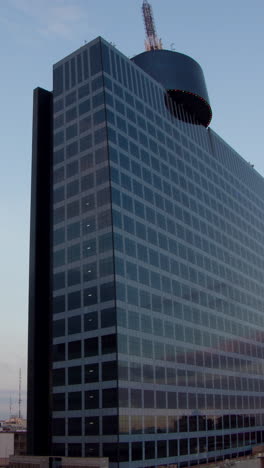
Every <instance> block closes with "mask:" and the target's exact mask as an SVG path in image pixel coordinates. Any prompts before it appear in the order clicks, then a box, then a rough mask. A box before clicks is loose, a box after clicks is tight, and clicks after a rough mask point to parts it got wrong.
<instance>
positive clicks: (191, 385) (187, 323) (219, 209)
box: [28, 38, 264, 468]
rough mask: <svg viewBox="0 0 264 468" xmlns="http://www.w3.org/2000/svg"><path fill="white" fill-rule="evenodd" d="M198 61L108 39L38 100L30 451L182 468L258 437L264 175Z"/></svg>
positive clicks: (262, 388)
mask: <svg viewBox="0 0 264 468" xmlns="http://www.w3.org/2000/svg"><path fill="white" fill-rule="evenodd" d="M210 119H211V108H210V104H209V99H208V95H207V90H206V86H205V82H204V78H203V73H202V70H201V68H200V66H199V65H198V64H197V63H196V62H195V61H193V60H192V59H190V58H189V57H186V56H185V55H182V54H178V53H176V52H171V51H165V50H150V51H149V52H145V53H143V54H140V55H139V56H137V57H135V58H134V59H133V60H132V61H131V60H129V59H127V58H126V57H125V56H124V55H122V54H121V53H120V52H119V51H118V50H116V49H115V48H114V47H112V46H111V45H109V44H108V43H107V42H105V41H104V40H103V39H101V38H97V39H95V40H94V41H92V42H91V43H89V44H86V45H85V46H83V47H82V48H80V49H78V50H77V51H76V52H74V53H73V54H71V55H69V56H68V57H66V58H64V59H63V60H61V61H60V62H58V63H57V64H56V65H55V66H54V75H53V91H52V92H48V91H45V90H42V89H39V88H38V89H36V90H35V94H34V124H33V164H32V206H31V253H30V301H29V381H28V425H29V447H28V451H29V453H30V454H36V455H37V454H54V455H66V456H67V455H68V456H99V455H100V456H108V457H109V458H110V461H111V463H112V465H111V466H113V467H115V466H120V467H123V466H124V467H125V466H126V467H128V466H129V467H138V468H139V467H143V466H144V467H154V466H160V465H162V466H164V465H165V466H175V464H178V466H181V467H183V466H191V465H197V464H201V463H205V462H207V461H214V460H222V459H225V458H230V457H235V456H239V455H245V454H249V453H251V450H252V447H253V446H254V445H256V444H257V445H260V444H262V443H264V431H263V426H264V414H263V408H264V393H263V392H264V378H263V368H264V367H263V358H264V348H263V327H264V317H263V310H264V309H263V305H264V300H263V298H264V289H263V277H264V274H263V267H264V258H263V256H264V248H263V241H264V235H263V232H264V230H263V227H264V226H263V224H264V201H263V195H264V183H263V179H262V177H261V176H260V175H259V174H258V173H257V172H256V171H255V170H254V169H253V168H252V167H251V165H250V164H248V163H247V162H246V161H244V160H243V159H242V158H241V157H240V156H239V155H238V154H237V153H236V152H235V151H234V150H233V149H232V148H230V147H229V146H228V145H227V144H226V143H225V142H224V141H223V140H222V139H221V138H220V137H219V136H218V135H217V134H216V133H215V132H214V131H213V130H211V129H210V128H208V125H209V123H210Z"/></svg>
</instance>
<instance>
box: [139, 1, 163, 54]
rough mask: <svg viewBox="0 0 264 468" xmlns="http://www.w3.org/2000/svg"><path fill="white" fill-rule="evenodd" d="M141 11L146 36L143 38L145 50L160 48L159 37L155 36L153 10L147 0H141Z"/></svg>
mask: <svg viewBox="0 0 264 468" xmlns="http://www.w3.org/2000/svg"><path fill="white" fill-rule="evenodd" d="M142 11H143V16H144V22H145V28H146V35H147V38H146V40H145V48H146V50H147V51H149V50H160V49H162V42H161V39H158V37H157V34H156V28H155V23H154V17H153V11H152V7H151V5H150V4H149V2H148V0H143V5H142Z"/></svg>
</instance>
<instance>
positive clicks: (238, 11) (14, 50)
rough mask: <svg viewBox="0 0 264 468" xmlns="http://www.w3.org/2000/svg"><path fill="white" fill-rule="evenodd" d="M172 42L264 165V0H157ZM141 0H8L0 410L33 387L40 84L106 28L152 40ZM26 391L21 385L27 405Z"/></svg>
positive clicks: (216, 122) (220, 118)
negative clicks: (31, 314)
mask: <svg viewBox="0 0 264 468" xmlns="http://www.w3.org/2000/svg"><path fill="white" fill-rule="evenodd" d="M151 3H152V6H153V9H154V14H155V22H156V27H157V31H158V36H159V37H161V38H162V40H163V46H164V48H168V49H170V48H171V46H172V44H173V47H174V48H175V50H177V51H179V52H183V53H185V54H187V55H190V56H191V57H193V58H194V59H195V60H197V61H198V62H199V63H200V65H201V66H202V68H203V70H204V73H205V78H206V82H207V86H208V91H209V96H210V100H211V105H212V109H213V120H212V125H211V126H212V128H213V129H214V130H215V131H216V132H217V133H219V134H220V135H221V137H222V138H224V139H225V140H226V141H227V142H228V143H229V144H230V145H231V146H233V148H234V149H236V150H237V151H238V152H239V153H240V154H241V155H242V156H243V157H244V158H245V159H246V160H247V161H250V162H251V163H253V164H254V165H255V168H256V169H257V170H258V171H259V172H260V173H261V174H262V175H264V158H263V149H262V148H263V142H262V140H263V136H262V135H263V123H264V122H263V108H264V93H263V83H264V63H263V45H264V43H263V42H264V24H263V23H264V21H263V19H264V2H263V0H251V1H250V2H249V1H248V0H222V1H221V2H220V1H216V0H210V1H209V0H200V1H199V2H198V1H197V0H185V1H184V2H180V1H178V0H151ZM141 4H142V0H122V1H121V0H112V1H110V0H100V1H98V2H95V1H92V0H7V1H1V2H0V44H1V104H0V120H1V130H2V131H1V138H0V155H1V156H0V195H1V196H0V212H1V229H0V246H1V247H0V248H1V262H0V284H1V303H0V305H1V333H0V418H1V417H5V416H7V415H8V414H9V398H10V396H11V398H12V401H13V408H12V409H13V412H15V411H17V409H18V405H17V400H18V395H17V393H18V375H19V368H20V367H21V368H22V387H23V392H25V389H26V353H27V295H28V248H29V210H30V170H31V168H30V165H31V127H32V91H33V89H34V88H35V87H37V86H41V87H43V88H46V89H51V68H52V64H53V63H55V62H56V61H58V60H60V59H61V58H63V57H64V56H65V55H67V54H69V53H70V52H72V51H74V50H75V49H77V48H78V47H80V46H82V45H83V44H84V41H87V42H89V41H90V40H92V39H94V38H95V37H97V36H99V35H101V36H103V37H104V38H105V39H106V40H109V41H111V42H113V43H115V44H116V46H117V48H118V49H119V50H121V51H122V52H123V53H124V54H125V55H127V56H129V57H132V56H133V55H135V54H137V53H140V52H142V51H143V48H144V26H143V21H142V14H141ZM25 401H26V395H25V393H23V411H24V414H25Z"/></svg>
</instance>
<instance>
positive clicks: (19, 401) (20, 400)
mask: <svg viewBox="0 0 264 468" xmlns="http://www.w3.org/2000/svg"><path fill="white" fill-rule="evenodd" d="M21 381H22V376H21V368H20V369H19V386H18V417H19V418H21V403H22V399H21Z"/></svg>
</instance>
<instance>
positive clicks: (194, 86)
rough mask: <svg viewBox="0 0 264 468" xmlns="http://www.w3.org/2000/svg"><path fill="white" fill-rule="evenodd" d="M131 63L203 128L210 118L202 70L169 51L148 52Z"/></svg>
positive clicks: (192, 62)
mask: <svg viewBox="0 0 264 468" xmlns="http://www.w3.org/2000/svg"><path fill="white" fill-rule="evenodd" d="M132 61H133V62H134V63H135V64H136V65H138V66H139V67H140V68H142V69H143V70H144V71H145V72H146V73H148V74H149V75H150V76H152V78H154V79H155V80H156V81H158V82H159V83H160V84H161V85H162V86H163V87H164V88H165V89H166V91H167V94H168V95H169V96H170V97H171V98H172V99H173V101H174V102H176V104H180V105H182V106H183V108H184V110H185V111H186V112H187V113H188V114H190V115H192V117H193V118H194V119H195V120H196V121H197V122H198V123H200V124H201V125H203V126H204V127H208V125H209V124H210V122H211V118H212V110H211V107H210V102H209V97H208V93H207V88H206V83H205V79H204V74H203V70H202V68H201V67H200V65H199V64H198V63H197V62H196V61H195V60H193V59H192V58H191V57H188V56H187V55H184V54H180V53H179V52H173V51H170V50H151V51H148V52H143V53H142V54H139V55H136V56H135V57H133V58H132Z"/></svg>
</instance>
